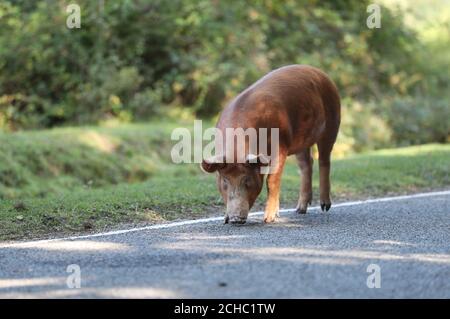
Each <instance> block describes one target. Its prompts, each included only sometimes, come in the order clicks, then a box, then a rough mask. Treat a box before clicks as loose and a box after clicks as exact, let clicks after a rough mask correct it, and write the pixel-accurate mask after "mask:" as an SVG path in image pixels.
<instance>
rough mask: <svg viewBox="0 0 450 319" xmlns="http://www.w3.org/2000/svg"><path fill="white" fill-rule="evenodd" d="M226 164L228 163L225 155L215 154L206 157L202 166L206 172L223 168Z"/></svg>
mask: <svg viewBox="0 0 450 319" xmlns="http://www.w3.org/2000/svg"><path fill="white" fill-rule="evenodd" d="M225 165H226V164H225V157H224V156H213V157H210V158H206V159H204V160H203V161H202V164H201V165H200V167H201V169H202V170H203V171H204V172H206V173H213V172H215V171H217V170H219V169H221V168H224V167H225Z"/></svg>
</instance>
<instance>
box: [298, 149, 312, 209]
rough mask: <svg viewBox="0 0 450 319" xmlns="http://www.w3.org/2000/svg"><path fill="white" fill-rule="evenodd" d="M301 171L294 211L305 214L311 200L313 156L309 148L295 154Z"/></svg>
mask: <svg viewBox="0 0 450 319" xmlns="http://www.w3.org/2000/svg"><path fill="white" fill-rule="evenodd" d="M295 156H296V157H297V163H298V166H299V168H300V172H301V175H302V177H301V182H300V183H301V184H300V194H299V199H298V204H297V209H296V212H297V213H298V214H306V210H307V209H308V204H309V205H311V201H312V173H313V163H314V160H313V157H312V156H311V148H309V147H308V148H307V149H305V150H303V151H301V152H299V153H297V154H296V155H295Z"/></svg>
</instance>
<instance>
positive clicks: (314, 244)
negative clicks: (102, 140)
mask: <svg viewBox="0 0 450 319" xmlns="http://www.w3.org/2000/svg"><path fill="white" fill-rule="evenodd" d="M261 219H262V217H261V215H259V214H258V215H256V216H252V217H251V218H250V220H249V221H248V222H247V224H245V225H242V226H233V225H223V224H222V223H221V222H220V221H218V220H217V219H213V220H206V221H200V222H197V223H196V224H181V225H180V224H178V225H177V224H175V225H172V224H171V225H170V226H168V227H167V228H159V229H158V228H148V229H141V230H133V231H127V232H122V233H121V232H118V233H113V234H106V235H105V234H102V235H99V236H96V237H90V236H88V237H81V238H71V239H61V240H56V241H55V240H54V241H38V242H24V243H0V297H1V298H29V297H33V298H34V297H37V298H66V297H70V298H87V297H89V298H179V297H180V298H181V297H182V298H431V297H433V298H450V191H445V192H440V193H437V194H434V195H430V194H428V195H425V196H419V197H407V198H401V199H399V198H394V199H392V200H391V199H388V200H383V201H373V202H368V203H350V204H344V205H341V206H338V207H336V206H335V207H334V208H332V209H331V211H330V213H329V214H328V215H326V214H323V213H320V212H319V210H318V209H313V210H311V211H309V212H308V214H306V215H296V214H295V213H293V212H284V213H283V214H282V215H281V218H280V219H279V221H278V222H277V223H275V224H271V225H263V224H262V222H261ZM78 267H79V268H78ZM78 269H79V272H78ZM68 270H69V272H67V271H68ZM78 274H79V275H80V276H79V277H78ZM368 277H369V280H368ZM78 278H80V282H78V281H77V279H78ZM368 281H369V283H368ZM78 283H79V284H80V286H81V288H76V287H77V285H78ZM368 284H369V285H368ZM369 286H371V287H374V286H378V287H379V288H377V287H374V288H369ZM69 287H72V288H69Z"/></svg>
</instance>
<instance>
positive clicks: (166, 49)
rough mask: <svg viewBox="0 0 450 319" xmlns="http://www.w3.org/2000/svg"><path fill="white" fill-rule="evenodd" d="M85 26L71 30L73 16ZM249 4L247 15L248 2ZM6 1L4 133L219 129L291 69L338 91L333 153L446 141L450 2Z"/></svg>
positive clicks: (1, 25)
mask: <svg viewBox="0 0 450 319" xmlns="http://www.w3.org/2000/svg"><path fill="white" fill-rule="evenodd" d="M70 3H77V4H79V5H80V7H81V28H80V29H68V28H67V27H66V19H67V16H68V14H67V13H66V6H67V5H68V4H70ZM250 3H251V4H250ZM369 3H370V1H360V0H333V1H316V0H257V1H252V2H247V1H219V0H171V1H166V0H121V1H119V0H117V1H116V0H99V1H93V0H77V1H75V2H73V1H64V0H48V1H28V0H1V1H0V130H3V131H17V130H28V129H41V128H52V127H56V126H74V125H85V124H90V125H94V124H101V123H104V122H111V121H117V122H136V121H140V122H141V121H151V120H161V119H162V118H170V117H172V118H173V117H179V116H180V110H182V113H183V114H189V115H191V116H192V117H201V118H207V119H211V118H213V117H214V116H216V115H217V114H218V112H219V111H220V110H221V108H222V107H223V106H224V105H225V104H226V102H227V101H229V100H230V98H232V97H233V96H234V95H236V94H237V93H238V92H239V91H241V90H242V89H244V88H245V87H247V86H248V85H249V84H251V83H252V82H253V81H255V80H256V79H258V78H259V77H261V76H262V75H263V74H265V73H266V72H268V71H270V70H272V69H274V68H277V67H280V66H283V65H286V64H294V63H300V64H311V65H314V66H316V67H319V68H321V69H323V70H324V71H325V72H327V73H328V74H329V75H330V76H331V78H332V79H333V80H334V81H335V82H336V83H337V85H338V87H339V90H340V93H341V96H342V102H343V123H342V129H341V134H340V137H339V145H338V147H337V152H338V153H339V152H341V153H346V152H352V151H363V150H368V149H376V148H381V147H392V146H403V145H410V144H420V143H427V142H446V141H448V136H449V118H450V107H449V104H450V93H449V92H450V90H449V83H450V75H449V73H450V72H449V70H450V52H449V51H450V2H449V1H447V0H442V1H422V0H420V1H417V0H415V1H382V2H381V5H382V9H381V15H382V18H381V28H380V29H368V28H367V26H366V19H367V17H368V16H369V14H370V13H367V12H366V8H367V6H368V4H369Z"/></svg>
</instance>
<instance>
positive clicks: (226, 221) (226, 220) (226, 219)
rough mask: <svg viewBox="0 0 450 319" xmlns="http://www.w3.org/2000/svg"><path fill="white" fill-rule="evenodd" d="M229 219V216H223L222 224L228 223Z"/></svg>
mask: <svg viewBox="0 0 450 319" xmlns="http://www.w3.org/2000/svg"><path fill="white" fill-rule="evenodd" d="M229 221H230V217H228V215H227V216H225V218H224V220H223V223H224V224H228V222H229Z"/></svg>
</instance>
